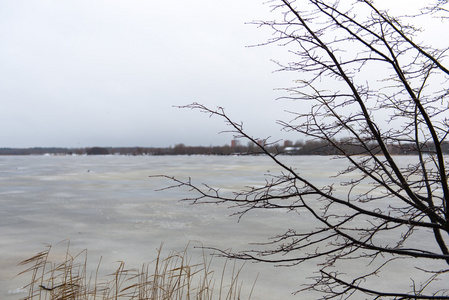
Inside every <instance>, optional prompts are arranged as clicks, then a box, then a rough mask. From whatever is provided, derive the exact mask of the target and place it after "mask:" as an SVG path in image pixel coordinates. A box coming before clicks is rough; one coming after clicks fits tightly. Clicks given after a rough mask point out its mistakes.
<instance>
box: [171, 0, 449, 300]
mask: <svg viewBox="0 0 449 300" xmlns="http://www.w3.org/2000/svg"><path fill="white" fill-rule="evenodd" d="M443 2H444V3H443ZM446 2H447V1H442V2H440V4H438V5H437V6H434V7H433V9H431V10H425V11H423V12H422V16H423V17H426V18H430V17H432V15H433V14H435V13H441V12H445V9H446V8H445V6H444V5H445V4H446ZM270 4H271V5H272V6H273V13H274V14H276V13H279V15H280V16H282V17H281V18H280V19H278V20H274V21H270V22H268V21H262V22H257V23H256V24H258V25H260V26H261V27H270V28H271V29H272V30H273V31H274V35H273V39H272V40H270V41H268V43H275V44H279V45H281V46H283V47H285V49H286V50H288V53H290V54H289V55H291V56H290V57H292V56H293V57H294V61H293V62H291V63H288V64H285V65H284V64H282V63H281V62H279V63H278V64H279V66H280V70H284V71H294V72H296V76H299V77H301V78H299V79H298V80H297V81H296V86H295V87H291V88H288V89H286V91H287V92H288V96H287V97H285V98H286V99H291V100H294V101H298V103H300V108H299V109H298V111H296V112H292V120H291V121H288V122H287V121H279V124H280V125H281V126H283V128H284V129H285V130H286V131H289V132H292V133H298V134H300V136H301V135H306V136H308V137H309V138H313V139H317V140H321V141H325V142H326V143H327V144H329V145H331V146H332V148H333V153H337V155H336V156H335V159H344V160H347V162H348V167H347V168H346V169H344V170H341V172H340V173H339V174H336V175H337V176H336V177H334V178H333V181H334V182H333V183H332V184H329V185H326V186H318V185H316V184H315V183H313V182H312V181H310V180H309V179H308V175H307V171H306V170H301V171H299V170H296V169H295V168H294V166H289V165H287V164H285V163H284V158H285V156H283V155H279V154H282V153H281V151H279V152H278V153H274V154H273V153H272V152H270V151H267V147H269V146H270V141H269V140H268V139H267V140H264V141H263V142H260V141H259V140H258V139H256V138H254V137H252V136H251V135H250V134H248V133H247V132H245V130H244V128H243V126H242V124H241V123H238V122H235V121H233V120H232V119H231V118H230V117H229V116H228V115H227V114H226V113H225V111H224V109H223V108H218V109H210V108H208V107H205V106H203V105H201V104H197V103H193V104H191V105H188V106H187V107H188V108H192V109H199V110H201V111H203V112H206V113H209V114H212V115H216V116H219V117H221V118H223V119H224V120H225V121H226V122H227V124H228V125H230V126H231V131H232V132H234V134H235V135H236V136H237V137H239V138H245V139H248V140H249V141H251V142H253V143H254V145H256V146H257V147H258V149H259V151H260V152H263V153H264V154H265V155H266V156H267V157H268V158H269V159H271V160H273V161H274V162H275V163H276V164H277V165H278V166H280V167H281V168H282V170H283V172H282V173H280V174H279V175H277V176H272V177H271V178H267V180H266V182H265V184H264V186H263V187H252V188H248V189H243V190H240V191H235V192H234V194H233V195H232V196H227V195H224V194H222V193H221V191H220V190H219V188H215V187H211V186H208V185H201V186H198V185H195V184H193V183H192V182H191V181H190V180H188V181H183V180H180V179H177V178H171V177H169V178H170V179H172V180H174V181H175V184H174V186H173V187H188V188H189V189H191V190H192V193H193V196H192V197H190V198H188V199H186V200H189V201H191V202H193V203H210V202H213V203H225V204H231V205H234V206H237V207H238V208H239V209H240V213H241V214H242V215H243V214H244V213H245V212H247V211H249V210H255V209H284V210H288V211H295V212H298V214H301V216H303V215H306V214H308V215H310V216H312V217H313V218H312V219H313V220H314V222H315V227H314V228H315V229H314V230H311V231H300V230H293V229H289V230H287V231H286V232H285V233H282V234H280V235H279V236H277V237H275V238H274V239H273V240H272V241H270V243H269V244H268V245H269V246H270V248H269V249H267V248H263V249H262V250H258V249H254V250H251V251H245V252H238V253H229V252H223V254H224V255H226V256H227V257H231V258H237V259H243V260H251V261H258V262H267V263H275V264H278V265H297V264H301V263H302V262H305V261H310V260H316V261H317V262H319V263H320V264H319V265H317V270H318V272H317V273H316V274H317V276H316V277H315V278H314V279H313V280H312V281H310V282H309V283H310V284H308V285H306V286H305V287H304V289H305V290H315V291H319V292H322V299H335V298H345V299H346V298H351V297H354V298H355V299H361V297H363V298H366V297H372V298H374V299H379V298H394V299H449V291H448V290H449V283H448V282H449V281H448V273H449V268H448V264H449V249H448V247H449V236H448V233H449V207H448V206H449V186H448V170H447V168H448V166H447V164H448V162H447V161H446V159H445V156H444V155H445V153H446V154H447V151H448V149H449V147H448V145H449V143H448V141H447V137H448V130H449V122H448V116H449V115H448V109H449V108H448V107H449V106H448V100H447V98H448V95H449V89H448V79H449V70H448V68H447V67H445V65H444V64H445V63H447V58H446V56H445V51H446V50H447V49H433V48H432V47H430V46H427V45H424V44H423V43H420V42H417V41H418V40H419V39H420V37H422V34H421V31H419V30H418V29H417V28H415V27H414V26H412V25H410V24H408V23H407V22H410V21H412V19H407V18H406V17H403V18H394V17H392V16H390V15H389V14H388V13H387V12H385V11H381V10H379V9H377V8H376V7H375V6H374V4H373V2H372V1H369V0H359V1H356V2H355V3H352V4H351V5H350V6H348V7H345V6H344V5H348V4H349V3H344V4H343V3H338V2H335V3H329V1H325V0H307V1H305V0H304V1H299V0H298V1H288V0H282V1H278V0H276V1H271V2H270ZM446 11H447V10H446ZM441 24H442V25H441V26H442V27H443V26H444V23H441ZM445 29H447V26H446V28H445ZM446 31H447V30H444V29H443V28H442V30H441V34H443V33H444V32H446ZM420 34H421V35H420ZM442 38H444V37H443V36H442ZM306 105H307V106H306ZM305 106H306V107H307V111H305V112H304V111H301V109H303V108H304V107H305ZM401 145H408V149H410V150H412V151H413V153H414V155H411V156H410V159H408V163H407V164H406V165H400V164H399V163H398V160H397V157H395V156H393V155H392V154H391V149H392V148H393V147H401ZM335 151H336V152H335ZM347 178H350V179H349V180H348V179H347ZM342 191H344V193H343V192H342ZM403 259H406V260H407V261H409V260H413V261H412V262H411V263H412V264H413V265H414V266H416V270H415V271H416V272H414V273H413V274H407V276H411V277H412V278H411V283H410V285H409V287H408V288H407V289H405V290H400V289H399V287H398V289H397V290H393V291H391V290H385V289H383V288H382V278H383V275H384V274H386V273H387V272H389V271H391V269H394V268H395V267H396V266H397V264H398V262H400V263H403ZM350 260H355V261H357V262H358V261H360V263H361V266H363V267H362V268H360V270H362V271H363V273H362V274H357V275H353V276H351V273H350V272H347V273H345V272H344V265H345V263H346V262H348V261H350ZM427 262H429V264H427ZM418 266H425V267H418ZM341 268H343V269H341ZM360 270H358V271H360ZM417 273H422V274H424V275H426V279H425V280H421V279H418V278H414V275H416V274H417ZM438 280H440V281H438ZM441 280H446V281H441ZM442 282H443V284H442ZM444 282H445V283H444ZM442 286H443V289H442V288H441V287H442ZM444 288H446V289H444ZM301 290H303V289H301Z"/></svg>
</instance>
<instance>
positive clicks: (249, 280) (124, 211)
mask: <svg viewBox="0 0 449 300" xmlns="http://www.w3.org/2000/svg"><path fill="white" fill-rule="evenodd" d="M284 159H285V160H288V163H289V164H291V165H293V166H295V167H296V168H297V169H298V171H299V172H303V173H304V172H307V174H309V175H308V176H310V177H311V178H312V179H313V180H315V181H316V182H319V181H322V182H323V185H324V183H325V182H326V180H327V179H326V178H327V177H328V176H329V175H334V174H335V173H336V172H338V170H341V169H342V168H343V167H344V166H345V165H346V164H345V163H344V162H338V161H335V160H329V159H328V158H323V157H303V156H298V157H285V158H284ZM278 169H279V168H278V167H276V166H275V165H274V164H273V163H272V162H270V161H269V160H268V159H267V158H266V157H262V156H260V157H259V156H226V157H220V156H170V157H169V156H161V157H159V156H11V157H8V156H3V157H0V252H1V255H0V270H1V271H0V298H1V299H19V298H20V297H23V293H24V290H23V289H22V288H21V287H22V285H23V284H25V283H27V280H28V279H29V278H28V277H26V276H25V277H24V276H22V277H18V278H14V279H12V277H13V276H14V275H16V274H17V273H18V272H19V271H21V269H20V268H18V267H17V264H18V263H19V262H20V261H22V260H24V259H27V258H29V257H31V256H32V255H34V254H36V253H37V252H39V251H42V250H44V249H45V244H50V245H57V244H58V243H60V242H61V241H63V240H66V239H69V240H70V244H71V249H72V251H74V252H80V251H81V250H83V249H87V250H88V260H89V262H91V263H92V264H93V268H95V267H96V265H97V263H98V261H99V259H100V257H102V269H104V270H105V271H104V273H108V272H110V271H112V270H114V268H115V267H117V263H116V262H117V261H124V262H125V263H126V265H127V266H128V267H129V268H139V267H140V266H141V265H142V263H144V262H145V263H147V262H151V261H152V260H154V259H155V258H156V255H157V253H156V249H157V248H158V247H160V245H161V243H164V246H163V249H164V250H166V251H167V252H168V251H172V250H173V251H180V250H183V249H184V248H185V247H186V245H187V244H189V243H190V244H191V245H198V246H200V245H204V246H210V247H217V248H221V249H228V248H232V249H233V250H236V251H238V250H248V249H253V248H254V246H252V245H249V243H251V242H266V241H267V238H269V237H272V236H275V235H277V234H281V233H283V232H284V231H285V230H286V229H288V228H291V227H292V226H298V227H301V226H302V227H304V226H307V222H305V221H304V219H301V217H298V215H295V214H294V213H289V214H286V213H285V212H278V211H252V212H250V213H248V214H247V215H245V216H244V217H243V218H242V219H241V220H240V221H238V218H237V217H236V216H230V215H232V214H233V213H234V212H236V210H235V209H232V208H228V207H226V206H217V205H212V204H211V205H193V206H192V205H189V204H188V203H186V202H179V200H180V199H183V198H186V197H188V196H189V195H188V193H187V191H186V190H185V189H184V190H165V191H155V190H157V189H160V188H161V187H164V186H167V185H170V184H171V182H169V181H167V180H162V179H157V178H150V177H149V176H151V175H158V174H165V175H170V176H175V177H179V178H180V179H187V178H188V177H191V178H192V180H193V181H194V182H196V183H201V182H207V183H208V184H210V185H212V186H216V187H220V188H222V190H223V191H224V192H226V191H227V190H232V189H234V188H238V187H242V186H245V185H260V184H261V183H263V180H264V178H265V175H264V174H275V173H276V172H277V171H278ZM193 255H197V256H198V257H200V256H201V255H202V254H201V251H200V250H198V252H197V253H195V252H193ZM217 260H218V259H214V263H216V265H217V266H218V267H220V266H221V263H220V261H219V260H218V261H217ZM311 266H312V265H311V264H309V265H307V264H305V265H300V266H299V267H294V268H274V267H273V266H271V265H266V264H246V265H245V267H244V271H245V272H246V273H245V272H244V276H243V277H242V279H243V281H244V284H247V285H248V286H249V287H250V286H251V285H252V284H253V281H254V280H255V278H256V276H257V274H258V273H259V278H258V280H257V283H256V288H255V292H254V293H253V299H288V298H289V297H292V298H295V296H292V295H291V293H292V292H294V291H295V290H297V289H299V288H301V286H300V284H301V282H300V281H299V279H300V278H303V277H304V274H307V272H310V267H311ZM310 275H311V274H310ZM392 284H394V283H392Z"/></svg>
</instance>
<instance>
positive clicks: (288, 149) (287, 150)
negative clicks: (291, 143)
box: [284, 147, 302, 155]
mask: <svg viewBox="0 0 449 300" xmlns="http://www.w3.org/2000/svg"><path fill="white" fill-rule="evenodd" d="M301 149H302V147H285V148H284V153H285V154H292V155H294V154H299V153H300V151H301Z"/></svg>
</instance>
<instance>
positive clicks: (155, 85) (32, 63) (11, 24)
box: [0, 0, 301, 147]
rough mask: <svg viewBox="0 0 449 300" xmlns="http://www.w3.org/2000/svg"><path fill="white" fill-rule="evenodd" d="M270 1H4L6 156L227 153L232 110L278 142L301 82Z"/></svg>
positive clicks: (2, 136) (0, 120)
mask: <svg viewBox="0 0 449 300" xmlns="http://www.w3.org/2000/svg"><path fill="white" fill-rule="evenodd" d="M263 2H265V1H263V0H244V1H242V0H227V1H222V0H207V1H206V0H191V1H185V0H171V1H153V0H64V1H61V0H26V1H24V0H0V41H1V44H0V103H1V107H2V109H1V113H0V128H1V131H0V147H33V146H63V147H87V146H95V145H98V146H170V145H174V144H176V143H184V144H187V145H205V146H208V145H223V144H226V143H228V144H229V142H230V140H231V139H232V135H230V134H218V133H219V132H220V131H222V130H226V129H227V127H226V126H224V124H223V122H222V121H221V120H219V119H216V118H212V119H209V118H208V116H207V115H204V114H201V113H199V112H197V111H189V110H181V109H176V108H173V105H184V104H188V103H191V102H200V103H203V104H205V105H208V106H211V107H215V106H223V107H225V108H226V110H227V112H228V113H229V115H231V116H232V117H234V118H235V119H236V120H242V121H244V124H245V126H246V128H247V129H248V130H249V131H250V132H251V133H252V134H253V135H254V136H258V137H266V136H270V135H271V136H279V137H281V138H282V137H284V136H283V135H282V133H280V128H279V127H278V126H277V125H276V124H275V120H276V119H279V118H283V117H285V113H284V112H283V111H284V109H285V107H284V106H283V105H282V104H281V103H280V102H277V101H275V99H276V98H277V97H279V96H281V95H282V92H280V91H275V90H274V89H275V88H279V87H286V86H289V85H290V84H291V80H293V79H294V76H293V74H281V73H273V71H274V70H275V69H276V66H275V65H274V64H273V63H271V62H270V59H278V58H280V56H282V55H283V53H284V52H283V49H280V48H275V47H256V48H248V47H246V46H248V45H253V44H257V43H261V42H264V41H265V40H266V39H267V38H269V37H270V34H271V32H269V31H267V30H266V29H265V30H264V29H258V28H256V26H252V25H245V22H250V21H252V20H260V19H267V18H270V14H269V7H268V6H267V5H263ZM300 138H301V137H298V138H297V139H300Z"/></svg>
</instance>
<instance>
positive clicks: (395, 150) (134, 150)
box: [0, 140, 449, 155]
mask: <svg viewBox="0 0 449 300" xmlns="http://www.w3.org/2000/svg"><path fill="white" fill-rule="evenodd" d="M337 145H338V147H335V146H333V145H331V144H330V143H329V142H325V141H307V142H296V143H292V142H290V141H285V142H284V145H282V146H281V145H279V144H275V145H269V146H266V149H267V150H268V151H269V152H270V153H281V154H288V155H335V154H341V152H342V150H344V151H346V152H347V153H351V154H360V155H363V154H365V153H366V152H367V151H366V150H365V148H363V147H360V146H358V145H354V144H352V143H350V142H348V141H344V140H343V141H340V142H338V143H337ZM420 147H421V149H422V151H424V152H426V151H430V152H431V151H433V150H434V149H433V147H432V145H420ZM442 148H443V152H445V153H449V142H444V143H443V144H442ZM370 149H371V151H372V152H374V153H375V152H376V150H377V146H376V145H375V144H372V145H370ZM389 151H390V153H391V154H397V155H399V154H402V155H403V154H410V155H413V154H417V153H418V151H417V147H416V145H415V144H412V143H405V144H396V145H390V146H389ZM46 154H50V155H259V154H262V151H261V150H260V148H259V147H257V145H254V144H248V145H247V146H242V145H240V144H239V143H236V142H235V141H233V143H232V144H231V146H229V145H225V146H209V147H206V146H186V145H184V144H177V145H175V146H174V147H165V148H160V147H89V148H60V147H35V148H0V155H46Z"/></svg>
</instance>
